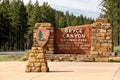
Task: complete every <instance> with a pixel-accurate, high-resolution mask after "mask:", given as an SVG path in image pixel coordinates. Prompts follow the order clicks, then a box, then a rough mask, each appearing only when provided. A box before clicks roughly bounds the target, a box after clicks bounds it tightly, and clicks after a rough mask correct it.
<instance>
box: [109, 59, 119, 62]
mask: <svg viewBox="0 0 120 80" xmlns="http://www.w3.org/2000/svg"><path fill="white" fill-rule="evenodd" d="M108 62H120V60H113V59H110V60H109V61H108Z"/></svg>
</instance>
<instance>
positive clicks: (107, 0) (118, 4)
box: [100, 0, 120, 46]
mask: <svg viewBox="0 0 120 80" xmlns="http://www.w3.org/2000/svg"><path fill="white" fill-rule="evenodd" d="M101 5H102V9H101V10H102V11H103V12H104V13H103V14H101V15H100V16H101V17H107V18H108V19H109V20H110V23H111V24H112V26H113V43H114V45H115V46H118V45H120V18H119V17H120V0H103V1H102V3H101Z"/></svg>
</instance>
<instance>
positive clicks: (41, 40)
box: [36, 27, 50, 47]
mask: <svg viewBox="0 0 120 80" xmlns="http://www.w3.org/2000/svg"><path fill="white" fill-rule="evenodd" d="M49 36H50V30H47V28H44V27H39V28H38V29H37V30H36V41H37V42H38V44H39V46H41V47H42V46H44V45H45V44H46V43H47V41H48V39H49Z"/></svg>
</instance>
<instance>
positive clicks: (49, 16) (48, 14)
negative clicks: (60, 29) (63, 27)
mask: <svg viewBox="0 0 120 80" xmlns="http://www.w3.org/2000/svg"><path fill="white" fill-rule="evenodd" d="M41 22H51V23H52V24H55V10H54V9H52V8H51V7H50V5H48V3H47V2H44V3H43V5H42V6H41Z"/></svg>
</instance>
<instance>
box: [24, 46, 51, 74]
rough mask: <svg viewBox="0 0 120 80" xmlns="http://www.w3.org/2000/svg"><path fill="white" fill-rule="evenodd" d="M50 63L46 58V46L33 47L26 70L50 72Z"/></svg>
mask: <svg viewBox="0 0 120 80" xmlns="http://www.w3.org/2000/svg"><path fill="white" fill-rule="evenodd" d="M48 71H49V68H48V64H47V60H46V58H45V53H44V48H42V47H32V50H31V52H30V54H29V57H28V64H27V66H26V69H25V72H48Z"/></svg>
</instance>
